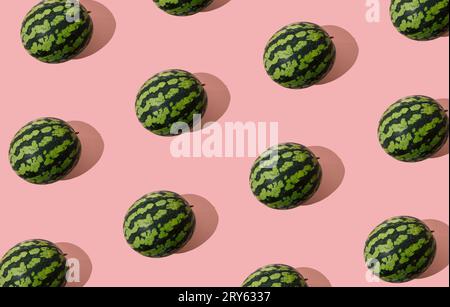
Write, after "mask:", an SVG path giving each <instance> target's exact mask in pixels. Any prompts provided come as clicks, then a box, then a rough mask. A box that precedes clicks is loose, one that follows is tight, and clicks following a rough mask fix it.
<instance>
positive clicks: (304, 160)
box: [250, 143, 322, 209]
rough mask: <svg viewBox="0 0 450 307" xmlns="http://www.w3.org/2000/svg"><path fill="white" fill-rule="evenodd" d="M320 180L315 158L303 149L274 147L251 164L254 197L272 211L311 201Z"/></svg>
mask: <svg viewBox="0 0 450 307" xmlns="http://www.w3.org/2000/svg"><path fill="white" fill-rule="evenodd" d="M321 180H322V168H321V167H320V164H319V161H318V159H317V158H316V156H315V155H314V154H313V153H312V152H311V151H310V150H309V149H308V148H306V147H305V146H303V145H300V144H295V143H285V144H280V145H276V146H273V147H271V148H269V149H268V150H267V151H266V152H264V153H263V154H262V155H261V156H260V157H259V158H258V159H257V160H256V161H255V163H254V165H253V167H252V169H251V174H250V186H251V189H252V192H253V194H254V195H255V196H256V198H257V199H258V200H259V201H260V202H262V203H263V204H265V205H267V206H268V207H270V208H273V209H291V208H295V207H297V206H300V205H301V204H302V203H304V202H305V201H307V200H308V199H310V198H311V197H312V196H313V195H314V193H315V192H316V191H317V190H318V188H319V186H320V182H321Z"/></svg>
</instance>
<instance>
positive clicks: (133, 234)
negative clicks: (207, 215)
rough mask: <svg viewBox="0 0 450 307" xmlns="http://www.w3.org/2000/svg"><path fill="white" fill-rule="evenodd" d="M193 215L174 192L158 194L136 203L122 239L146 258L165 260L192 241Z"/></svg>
mask: <svg viewBox="0 0 450 307" xmlns="http://www.w3.org/2000/svg"><path fill="white" fill-rule="evenodd" d="M194 228H195V216H194V212H193V211H192V209H191V207H190V205H189V204H188V202H187V201H186V200H185V199H184V198H183V197H181V196H180V195H178V194H177V193H174V192H169V191H159V192H153V193H150V194H147V195H145V196H143V197H142V198H140V199H139V200H138V201H136V202H135V203H134V204H133V206H131V208H130V209H129V210H128V213H127V214H126V216H125V222H124V225H123V230H124V234H125V239H126V240H127V242H128V244H129V245H130V246H131V248H132V249H134V250H135V251H136V252H138V253H140V254H141V255H143V256H146V257H153V258H159V257H166V256H169V255H171V254H173V253H175V252H176V251H177V250H179V249H180V248H182V247H183V246H184V245H185V244H186V243H187V242H188V241H189V239H190V238H191V236H192V234H193V232H194Z"/></svg>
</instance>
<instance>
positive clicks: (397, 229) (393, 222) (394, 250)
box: [364, 216, 436, 283]
mask: <svg viewBox="0 0 450 307" xmlns="http://www.w3.org/2000/svg"><path fill="white" fill-rule="evenodd" d="M435 254H436V241H435V239H434V237H433V232H432V231H431V230H430V229H429V228H428V226H426V225H425V224H424V223H423V222H422V221H420V220H418V219H416V218H414V217H409V216H399V217H394V218H391V219H389V220H386V221H384V222H383V223H381V224H380V225H378V226H377V227H376V228H375V229H374V230H373V231H372V233H371V234H370V235H369V238H368V239H367V241H366V245H365V249H364V257H365V260H366V264H367V266H368V268H369V269H370V270H372V271H373V273H374V274H375V275H376V276H379V277H380V278H381V279H382V280H384V281H387V282H392V283H400V282H407V281H410V280H412V279H414V278H417V277H418V276H420V275H421V274H422V273H423V272H425V271H426V270H427V269H428V267H429V266H430V265H431V263H432V262H433V259H434V257H435Z"/></svg>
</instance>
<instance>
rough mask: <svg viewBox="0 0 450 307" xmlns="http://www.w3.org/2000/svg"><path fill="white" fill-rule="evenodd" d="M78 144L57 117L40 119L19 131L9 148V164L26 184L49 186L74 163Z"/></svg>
mask: <svg viewBox="0 0 450 307" xmlns="http://www.w3.org/2000/svg"><path fill="white" fill-rule="evenodd" d="M80 155H81V143H80V140H79V139H78V136H77V135H76V132H75V131H74V130H73V129H72V127H70V125H69V124H67V123H66V122H64V121H62V120H60V119H57V118H41V119H37V120H35V121H32V122H30V123H28V124H26V125H25V126H24V127H23V128H22V129H20V130H19V131H18V132H17V133H16V135H15V136H14V139H13V140H12V142H11V145H10V147H9V162H10V164H11V167H12V168H13V170H14V171H15V172H16V173H17V175H19V176H20V177H21V178H23V179H25V180H26V181H28V182H30V183H35V184H49V183H53V182H55V181H58V180H60V179H62V178H63V177H65V176H66V175H67V174H69V173H70V171H71V170H72V169H73V168H74V167H75V165H76V164H77V163H78V160H79V158H80Z"/></svg>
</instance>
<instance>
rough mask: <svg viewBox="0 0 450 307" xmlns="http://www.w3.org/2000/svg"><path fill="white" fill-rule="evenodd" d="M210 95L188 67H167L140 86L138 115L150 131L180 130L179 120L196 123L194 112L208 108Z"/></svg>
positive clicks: (189, 123)
mask: <svg viewBox="0 0 450 307" xmlns="http://www.w3.org/2000/svg"><path fill="white" fill-rule="evenodd" d="M207 104H208V97H207V94H206V91H205V89H204V88H203V85H202V84H201V83H200V81H199V80H198V79H197V78H196V77H195V76H194V75H193V74H191V73H189V72H187V71H184V70H167V71H163V72H161V73H159V74H157V75H155V76H153V77H152V78H150V79H149V80H148V81H147V82H146V83H145V84H144V85H143V86H142V87H141V89H140V90H139V93H138V95H137V98H136V115H137V117H138V119H139V121H140V122H141V124H142V125H143V126H144V127H145V128H146V129H148V130H149V131H151V132H153V133H155V134H157V135H161V136H170V135H177V134H180V131H179V129H178V128H179V127H180V126H179V123H184V124H187V125H188V126H189V127H191V128H192V127H193V126H194V123H193V121H194V116H195V115H199V116H202V115H203V114H204V113H205V111H206V106H207Z"/></svg>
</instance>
